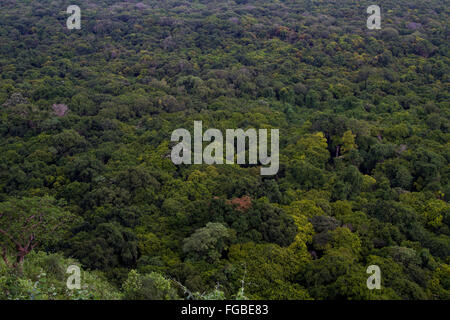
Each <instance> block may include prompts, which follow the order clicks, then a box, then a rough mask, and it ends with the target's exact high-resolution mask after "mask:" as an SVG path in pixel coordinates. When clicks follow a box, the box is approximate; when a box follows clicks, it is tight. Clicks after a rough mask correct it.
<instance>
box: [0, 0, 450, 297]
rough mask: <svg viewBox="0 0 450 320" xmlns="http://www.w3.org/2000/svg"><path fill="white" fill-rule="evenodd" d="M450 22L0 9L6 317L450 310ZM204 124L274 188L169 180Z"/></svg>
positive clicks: (256, 7)
mask: <svg viewBox="0 0 450 320" xmlns="http://www.w3.org/2000/svg"><path fill="white" fill-rule="evenodd" d="M375 2H378V3H375ZM72 4H76V5H78V6H79V7H80V8H81V29H80V30H69V29H68V28H67V27H66V20H67V18H68V16H69V15H68V14H67V12H66V8H67V7H68V6H69V5H72ZM372 4H378V5H379V6H380V7H381V17H382V21H381V29H380V30H369V29H368V28H367V26H366V21H367V18H368V14H367V12H366V9H367V7H368V6H369V5H372ZM449 11H450V9H449V7H448V2H446V1H445V0H427V1H418V0H383V1H381V0H380V1H365V0H363V1H350V0H339V1H334V0H323V1H319V0H286V1H284V0H234V1H210V0H167V1H156V0H140V1H135V0H128V1H115V0H96V1H94V0H79V1H66V0H39V1H32V0H21V1H19V0H2V1H1V2H0V72H1V77H0V136H1V140H0V255H1V259H0V299H225V298H226V299H450V206H449V204H448V201H449V199H450V166H449V159H450V147H449V146H450V143H449V141H450V140H449V137H450V121H449V119H450V90H449V88H450V82H449V74H450V48H449V43H450V42H449V38H450V33H449V27H450V24H449V21H450V20H449ZM194 121H202V122H203V126H204V127H205V128H218V129H220V130H222V131H225V130H226V129H229V128H242V129H248V128H255V129H260V128H265V129H271V128H274V129H279V132H280V168H279V171H278V173H277V174H276V175H273V176H261V175H260V170H259V166H258V165H238V164H234V165H206V164H197V165H175V164H174V163H173V162H172V161H171V159H170V152H171V148H172V146H173V143H172V142H171V140H170V136H171V133H172V131H173V130H175V129H177V128H187V129H188V130H192V128H193V123H194ZM69 265H78V266H79V267H80V268H81V270H82V274H81V289H75V290H69V289H68V288H67V287H66V280H67V277H68V276H69V274H67V273H66V269H67V267H68V266H69ZM369 265H377V266H379V268H380V270H381V286H382V287H381V289H380V290H369V289H368V288H367V285H366V281H367V278H368V277H369V276H370V275H369V274H367V272H366V269H367V267H368V266H369Z"/></svg>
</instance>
